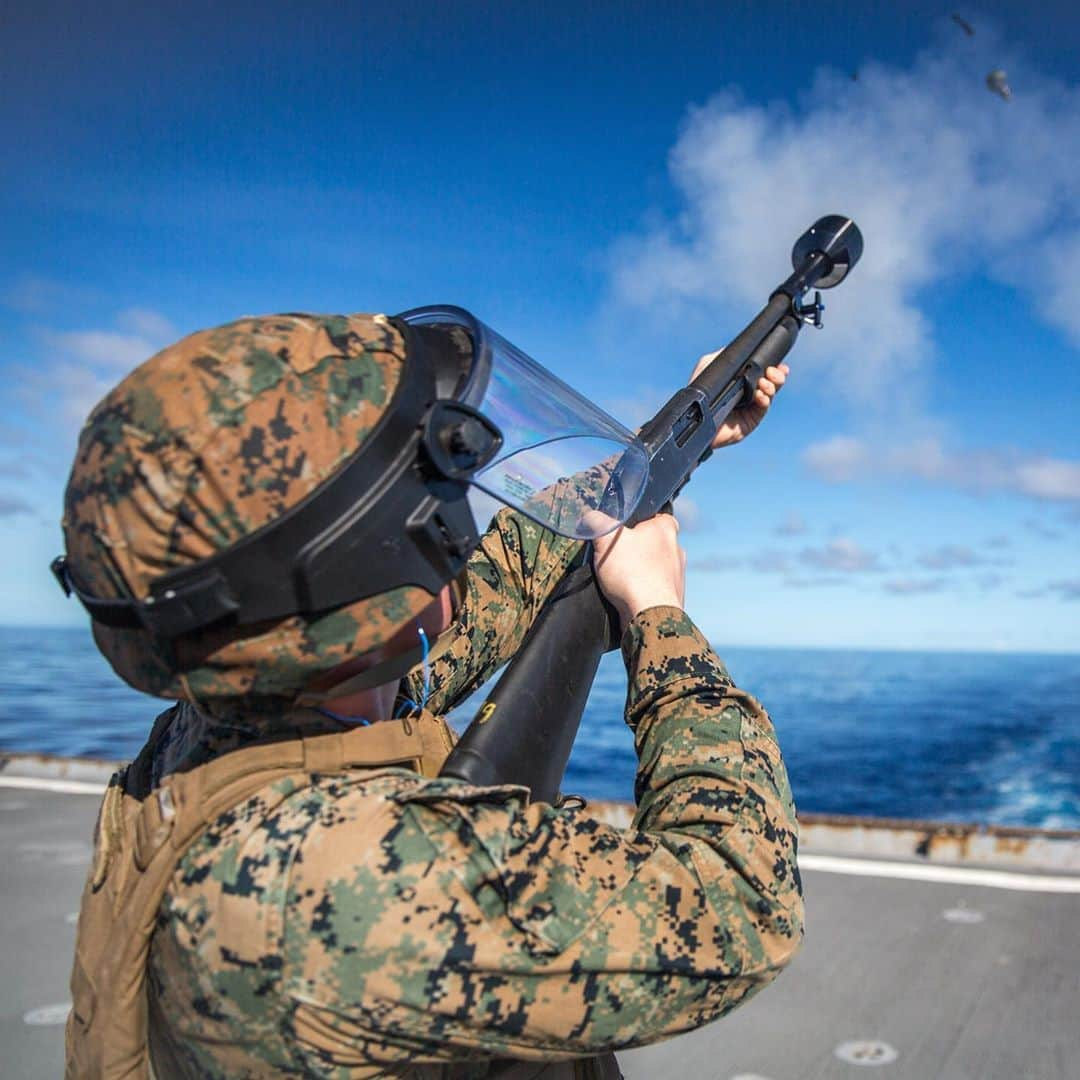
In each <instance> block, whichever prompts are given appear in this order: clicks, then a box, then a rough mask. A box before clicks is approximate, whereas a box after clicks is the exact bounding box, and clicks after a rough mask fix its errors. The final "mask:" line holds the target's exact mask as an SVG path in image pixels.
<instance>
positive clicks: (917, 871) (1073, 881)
mask: <svg viewBox="0 0 1080 1080" xmlns="http://www.w3.org/2000/svg"><path fill="white" fill-rule="evenodd" d="M799 867H800V868H801V869H804V870H820V871H821V872H822V873H825V874H854V875H856V876H857V877H882V878H904V879H906V880H907V881H934V882H938V883H940V884H942V885H982V886H985V887H986V888H988V889H1012V890H1014V891H1015V892H1045V893H1080V878H1077V877H1049V876H1047V875H1045V874H1024V873H1014V872H1013V871H1010V870H982V869H978V868H976V867H968V866H935V865H933V864H932V863H902V862H885V861H884V860H882V859H849V858H838V857H837V856H835V855H800V856H799Z"/></svg>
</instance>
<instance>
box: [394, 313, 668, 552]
mask: <svg viewBox="0 0 1080 1080" xmlns="http://www.w3.org/2000/svg"><path fill="white" fill-rule="evenodd" d="M399 318H400V319H402V321H404V322H406V323H408V324H409V325H410V326H416V327H447V328H450V327H461V328H463V329H464V330H465V331H466V333H467V334H468V336H469V339H470V343H471V345H472V353H473V355H472V370H471V371H470V372H469V375H468V377H467V379H466V380H465V381H464V383H463V384H462V385H460V386H459V387H458V388H457V398H458V400H459V401H461V402H462V403H463V404H465V405H468V406H471V407H472V408H475V409H476V410H477V411H479V412H480V413H482V414H483V416H484V417H485V419H487V420H488V421H489V422H490V423H491V424H492V425H494V426H495V427H496V428H497V429H498V430H499V432H500V433H501V435H502V444H501V446H500V447H499V449H498V451H497V452H496V453H495V455H494V456H493V457H492V459H491V460H490V461H488V462H487V463H486V464H485V465H483V466H482V467H481V468H480V469H478V470H477V471H476V472H475V473H473V474H472V476H471V477H470V478H469V482H470V492H469V502H470V505H471V506H472V508H473V513H474V516H475V518H476V521H477V523H478V524H479V525H480V526H481V527H483V525H484V524H485V523H486V522H487V521H488V519H489V518H490V517H491V515H492V513H493V512H494V511H495V510H498V509H499V505H500V504H502V505H505V506H510V507H513V508H514V509H516V510H519V511H521V513H523V514H525V515H526V516H527V517H529V518H531V519H532V520H533V521H535V522H536V523H537V524H538V525H541V526H543V527H544V528H547V529H551V530H552V531H554V532H557V533H559V534H560V535H562V536H567V537H570V538H572V539H577V540H593V539H595V538H596V537H598V536H603V535H604V534H605V533H608V532H611V531H612V530H613V529H616V528H618V526H619V525H621V524H622V523H623V522H625V521H626V520H627V518H629V516H630V515H631V514H632V513H633V511H634V508H635V507H636V506H637V503H638V500H639V499H640V497H641V493H642V491H643V490H644V488H645V482H646V480H647V479H648V474H649V461H648V456H647V454H646V452H645V448H644V447H643V446H642V444H641V442H640V441H639V440H638V438H637V436H636V435H634V433H633V432H632V431H630V430H629V429H628V428H625V427H624V426H623V425H622V424H620V423H619V422H618V421H617V420H615V419H613V418H612V417H610V416H609V415H608V414H607V413H605V412H604V411H603V410H602V409H600V408H597V406H596V405H594V404H593V403H592V402H591V401H589V400H588V399H587V398H584V397H582V395H581V394H579V393H578V392H577V391H576V390H574V389H572V388H571V387H569V386H567V385H566V383H564V382H563V381H562V380H561V379H559V378H557V377H556V376H555V375H553V374H551V372H549V371H547V370H546V369H545V368H543V367H541V366H540V365H539V364H538V363H537V362H536V361H535V360H533V359H532V358H531V357H529V356H526V354H525V353H523V352H522V351H521V350H520V349H518V348H516V347H515V346H514V345H511V344H510V342H508V341H507V340H506V339H505V338H503V337H502V336H501V335H499V334H497V333H496V332H495V331H494V330H492V329H491V328H490V327H488V326H485V325H484V324H483V323H482V322H480V321H479V320H478V319H476V318H474V317H473V316H472V315H471V314H470V313H469V312H467V311H465V310H463V309H462V308H456V307H427V308H415V309H413V310H412V311H407V312H405V313H404V314H402V315H400V316H399Z"/></svg>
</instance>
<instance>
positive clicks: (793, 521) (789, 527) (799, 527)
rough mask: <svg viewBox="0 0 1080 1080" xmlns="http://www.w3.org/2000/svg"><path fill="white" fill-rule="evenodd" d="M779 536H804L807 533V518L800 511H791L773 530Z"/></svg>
mask: <svg viewBox="0 0 1080 1080" xmlns="http://www.w3.org/2000/svg"><path fill="white" fill-rule="evenodd" d="M773 532H775V533H776V535H777V536H802V535H803V533H805V532H806V518H804V517H803V516H802V514H800V513H799V511H798V510H789V511H788V514H787V517H785V518H784V520H783V521H781V522H780V524H779V525H777V526H776V528H775V529H774V530H773Z"/></svg>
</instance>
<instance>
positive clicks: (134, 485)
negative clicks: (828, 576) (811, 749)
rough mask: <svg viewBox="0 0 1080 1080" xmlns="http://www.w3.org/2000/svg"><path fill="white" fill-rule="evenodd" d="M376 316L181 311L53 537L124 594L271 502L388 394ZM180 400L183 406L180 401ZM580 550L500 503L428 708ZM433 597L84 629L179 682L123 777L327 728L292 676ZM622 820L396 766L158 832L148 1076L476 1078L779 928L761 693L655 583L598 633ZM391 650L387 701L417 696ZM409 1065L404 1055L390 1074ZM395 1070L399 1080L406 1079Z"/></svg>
mask: <svg viewBox="0 0 1080 1080" xmlns="http://www.w3.org/2000/svg"><path fill="white" fill-rule="evenodd" d="M402 359H403V347H402V343H401V340H400V338H399V337H398V336H397V334H396V331H395V330H394V329H393V327H392V326H391V325H390V324H389V323H387V322H386V321H385V320H381V319H380V318H379V317H374V318H372V317H368V316H350V317H348V318H322V317H319V318H317V317H301V316H281V317H274V318H269V319H260V320H245V321H243V322H240V323H234V324H231V325H230V326H228V327H224V328H220V329H218V330H215V331H209V332H206V333H204V334H199V335H194V336H193V337H192V338H189V339H186V340H185V341H184V342H181V343H180V345H178V346H175V347H173V349H170V350H166V351H165V353H162V354H159V356H158V357H156V358H154V359H153V360H151V361H150V362H148V364H146V365H143V367H142V368H140V369H138V370H137V371H136V372H135V373H134V374H133V375H132V376H130V377H129V378H128V380H125V382H124V383H122V384H121V385H120V387H118V388H117V390H115V391H114V392H113V393H112V394H111V395H110V396H109V397H108V398H107V399H106V400H105V401H104V402H103V403H102V405H100V406H99V407H98V409H97V410H95V413H94V414H93V415H92V416H91V419H90V421H89V422H88V425H87V427H86V428H85V429H84V432H83V436H82V440H81V443H80V450H79V458H78V460H77V461H76V466H75V469H74V471H73V474H72V481H71V483H70V485H69V489H68V498H67V504H66V513H65V532H66V536H67V542H68V551H69V558H70V559H71V562H72V566H73V570H74V572H75V573H76V574H77V575H78V579H79V581H80V584H82V585H83V586H84V587H85V588H87V589H89V590H97V592H98V594H99V595H100V594H106V595H136V596H139V595H145V593H146V591H147V584H148V582H149V580H151V579H152V578H153V577H155V576H157V575H159V574H160V573H162V572H164V571H166V570H168V569H170V568H172V567H174V566H181V565H187V564H188V563H190V562H191V561H194V560H198V559H202V558H206V557H208V556H209V555H211V554H213V552H214V551H216V550H220V549H221V548H222V547H225V546H227V545H229V544H231V543H233V542H235V541H236V540H237V539H239V538H240V537H241V536H244V535H247V534H248V533H250V532H252V531H254V530H255V529H257V528H259V526H260V525H262V524H264V523H265V522H266V521H269V520H272V519H273V518H274V517H275V516H277V515H279V514H280V513H281V512H282V511H283V509H284V508H286V507H288V506H291V505H294V504H295V503H296V502H297V501H298V499H299V498H301V497H303V495H304V494H306V493H307V492H308V491H310V490H312V488H313V487H314V486H315V485H317V484H318V483H319V482H321V480H322V479H324V478H325V477H326V476H327V475H329V474H330V473H331V472H332V471H333V470H334V469H335V468H336V467H338V466H339V465H340V464H341V462H342V461H343V460H344V459H345V458H346V457H347V456H348V454H350V453H351V452H352V451H353V450H354V449H355V447H356V445H357V444H358V442H359V441H361V440H362V439H363V437H364V435H365V434H366V433H367V432H368V431H369V430H370V429H371V427H372V425H373V423H374V422H375V420H376V419H377V417H378V415H379V412H380V411H381V408H382V407H384V406H385V403H386V402H387V401H388V400H389V398H390V397H391V396H392V393H393V388H394V383H395V380H396V373H397V372H398V370H399V368H400V364H401V362H402ZM208 418H209V419H208ZM576 551H577V543H576V542H574V541H570V540H566V539H563V538H561V537H558V536H556V535H554V534H553V533H551V532H549V531H547V530H545V529H542V528H541V527H539V526H538V525H536V524H534V523H533V522H531V521H530V520H528V519H526V518H524V517H523V516H521V515H519V514H517V513H514V512H512V511H509V510H505V511H502V512H501V513H500V514H499V515H497V517H496V518H495V520H494V521H493V523H492V526H491V528H490V529H489V531H488V532H487V534H486V535H485V537H484V539H483V541H482V543H481V546H480V547H479V548H478V550H477V551H476V552H475V553H474V555H473V556H472V558H471V560H470V563H469V568H468V577H467V583H466V595H465V599H464V602H463V604H462V605H461V607H460V609H459V611H458V615H457V619H456V621H455V622H454V623H453V625H452V626H451V627H450V628H449V629H448V630H447V631H446V632H445V633H444V634H443V635H442V636H441V637H440V638H439V640H438V642H437V643H436V645H435V647H434V649H433V651H432V655H431V658H430V673H429V674H430V695H429V697H428V698H427V701H426V703H425V704H426V708H427V709H428V710H430V711H432V712H434V713H435V714H442V713H445V712H446V711H448V710H449V709H451V708H452V707H453V706H454V705H455V703H457V702H458V701H460V700H461V699H463V698H464V697H465V696H467V695H468V694H469V693H471V692H472V691H473V690H475V689H476V688H477V687H478V686H479V685H480V684H481V683H482V682H483V681H484V680H485V679H486V678H487V677H488V676H490V675H491V674H492V673H493V672H494V671H495V670H496V669H497V668H498V667H499V666H500V665H501V664H502V663H504V662H505V661H506V660H508V659H509V658H510V657H511V656H512V655H513V654H514V653H515V651H516V650H517V649H518V647H519V646H520V645H521V643H522V640H523V638H524V636H525V633H526V632H527V630H528V628H529V626H530V624H531V622H532V619H533V618H534V617H535V615H536V613H537V612H538V611H539V609H540V608H541V607H542V606H543V604H544V602H545V600H546V599H547V597H548V596H549V595H550V593H551V591H552V589H553V588H554V586H555V585H556V584H557V582H558V580H559V578H560V577H561V575H562V573H563V571H564V570H565V568H566V566H567V565H568V564H569V562H570V561H571V560H572V558H573V556H574V555H575V553H576ZM429 602H430V597H429V596H428V595H427V594H425V593H422V592H420V591H419V590H415V589H402V590H397V591H396V592H395V593H394V594H391V595H387V596H384V597H380V598H376V599H374V600H367V601H360V602H358V603H355V604H352V605H347V606H346V607H344V608H343V609H341V610H339V611H337V612H334V613H331V614H329V615H325V616H322V617H318V618H311V619H307V618H304V617H301V616H295V617H293V618H291V619H287V620H283V621H281V622H279V623H276V624H274V625H272V626H267V627H260V628H258V631H259V632H258V633H255V634H250V635H248V636H245V637H243V638H238V637H237V636H236V632H235V631H233V632H232V634H231V635H230V634H229V633H227V632H221V633H220V634H213V633H211V634H206V633H203V634H200V635H197V636H195V639H194V640H183V639H180V640H179V641H176V642H173V643H163V642H161V641H160V640H159V639H156V638H153V637H151V636H149V635H148V634H147V633H146V632H145V631H136V630H114V629H109V628H107V627H103V626H101V625H99V624H96V623H95V636H96V638H97V640H98V643H99V645H100V646H101V648H102V650H103V652H105V654H106V656H108V658H109V659H110V660H111V662H112V663H113V665H114V667H115V668H116V670H117V671H118V672H119V673H120V674H121V675H122V676H124V677H125V678H126V679H127V680H128V681H129V682H131V683H132V684H133V685H135V686H137V687H138V688H140V689H144V690H149V691H150V692H153V693H158V694H161V695H162V696H172V697H177V698H180V699H182V700H181V701H180V702H179V703H178V704H177V705H176V706H175V707H174V708H173V709H171V710H170V711H169V712H168V713H166V714H165V717H164V718H163V719H162V720H161V721H159V724H158V725H157V728H156V732H155V737H154V740H153V745H152V746H151V747H149V748H148V751H147V753H146V754H145V755H144V758H145V759H147V760H149V762H150V765H151V768H150V771H151V774H152V783H153V784H158V783H160V782H161V780H162V779H164V778H165V777H167V776H169V775H171V774H174V773H181V772H185V771H188V770H192V769H195V768H198V767H199V766H201V765H202V764H204V763H206V762H208V761H211V760H213V759H214V758H215V757H218V756H220V755H223V754H227V753H229V752H231V751H234V750H238V749H240V748H242V747H244V746H246V745H251V744H254V743H260V742H265V741H267V740H271V739H283V738H295V737H299V736H304V735H312V734H318V733H320V732H322V731H332V730H335V729H337V728H338V727H339V726H340V725H339V722H338V721H336V720H334V719H332V718H330V717H329V716H324V715H321V714H315V713H312V712H311V711H310V710H303V711H301V710H297V708H296V707H295V700H296V697H297V694H298V693H299V692H300V691H301V690H302V689H303V687H304V686H305V685H306V684H307V683H308V682H309V681H310V679H311V678H312V677H313V676H316V675H318V674H319V673H322V672H326V671H327V670H330V669H331V668H333V667H335V666H336V665H338V664H340V663H341V662H342V660H344V659H347V658H349V657H350V656H351V655H354V654H357V653H362V652H365V651H367V650H369V649H371V648H372V647H373V646H374V645H376V644H379V643H380V642H383V641H385V640H386V639H387V637H388V636H389V635H390V634H391V633H392V632H393V631H395V630H397V629H398V628H400V627H402V626H404V625H406V624H408V623H409V621H410V620H411V619H412V618H413V617H414V616H415V615H416V614H417V612H418V611H419V610H420V609H421V608H422V607H423V606H425V605H426V604H427V603H429ZM622 652H623V657H624V660H625V662H626V666H627V671H628V675H629V689H628V695H627V702H626V721H627V723H628V725H629V727H630V729H631V731H632V733H633V737H634V740H635V748H636V751H637V754H638V759H639V766H638V773H637V780H636V785H635V799H636V802H637V812H636V814H635V817H634V821H633V823H632V826H631V828H629V829H627V830H621V829H617V828H613V827H611V826H609V825H605V824H603V823H601V822H599V821H597V820H596V819H595V818H594V817H593V816H591V815H590V813H589V812H588V810H587V809H571V808H561V809H560V808H554V807H552V806H550V805H548V804H545V803H532V802H530V801H529V798H528V793H527V791H526V790H525V789H524V788H519V787H513V786H503V787H489V788H477V787H472V786H470V785H467V784H463V783H461V782H460V781H457V780H449V779H431V778H424V777H422V776H419V775H417V774H416V773H414V772H411V771H408V770H406V769H402V768H381V769H369V770H353V771H350V772H347V773H338V774H326V775H323V774H316V775H313V776H311V777H310V782H309V783H308V784H307V785H304V786H300V787H297V786H296V785H294V784H290V783H279V784H275V785H270V786H267V787H266V788H264V789H263V790H261V791H259V792H258V793H257V794H255V795H254V796H252V797H250V798H248V799H247V800H246V801H244V802H242V803H241V804H240V805H238V806H236V807H234V808H233V809H231V810H229V811H228V812H226V813H224V814H221V815H220V816H219V817H218V818H217V819H216V820H215V821H213V822H212V823H211V824H210V826H209V827H208V828H207V829H206V830H205V832H204V833H203V834H202V835H201V837H200V838H199V839H198V840H197V841H196V842H195V844H194V846H192V847H191V848H190V849H189V850H188V851H187V853H186V855H185V856H184V857H183V859H182V861H181V863H180V865H179V866H178V867H177V869H176V872H175V875H174V876H173V878H172V880H171V882H170V884H169V886H168V889H167V892H166V895H165V899H164V902H163V903H162V906H161V908H160V912H159V916H158V920H157V926H156V932H155V934H154V938H153V944H152V949H151V954H150V964H149V978H150V981H149V995H148V996H149V1010H150V1034H151V1047H152V1050H153V1059H154V1062H155V1068H156V1070H157V1072H158V1074H159V1075H160V1076H163V1077H164V1076H170V1077H171V1076H209V1077H240V1076H270V1075H296V1076H326V1077H356V1078H359V1077H376V1076H399V1077H405V1076H410V1075H413V1071H412V1070H413V1069H414V1067H415V1066H418V1065H421V1064H422V1063H440V1062H454V1063H457V1064H456V1065H455V1066H453V1067H448V1068H447V1069H446V1075H447V1076H450V1075H453V1076H455V1077H482V1076H485V1075H488V1065H487V1064H486V1063H487V1062H488V1061H490V1060H492V1059H515V1060H518V1059H527V1060H539V1061H543V1060H550V1059H559V1058H567V1057H575V1056H579V1057H580V1056H588V1055H595V1054H598V1053H601V1052H603V1051H606V1050H610V1049H613V1048H619V1047H627V1046H633V1045H641V1044H644V1043H648V1042H652V1041H655V1040H657V1039H660V1038H663V1037H665V1036H668V1035H673V1034H676V1033H678V1032H682V1031H687V1030H690V1029H693V1028H696V1027H698V1026H700V1025H702V1024H704V1023H707V1022H709V1021H711V1020H714V1019H716V1018H718V1017H720V1016H722V1015H723V1014H724V1013H726V1012H727V1011H729V1010H730V1009H732V1008H734V1007H735V1006H736V1005H738V1004H739V1003H740V1002H742V1001H744V1000H746V999H747V998H748V997H749V996H750V995H752V994H753V993H755V992H756V991H757V990H759V989H761V988H762V987H763V986H765V985H766V984H767V983H768V982H770V981H771V980H772V979H773V978H774V977H775V975H776V974H777V973H778V972H779V971H780V970H781V968H782V967H783V966H784V965H785V964H786V962H787V961H788V960H789V959H790V957H791V956H792V954H793V953H794V951H795V949H796V948H797V947H798V944H799V941H800V938H801V934H802V900H801V889H800V883H799V877H798V870H797V866H796V834H797V825H796V820H795V812H794V807H793V805H792V799H791V793H790V789H789V786H788V781H787V777H786V774H785V770H784V766H783V762H782V759H781V756H780V751H779V748H778V746H777V742H776V738H775V733H774V731H773V728H772V725H771V723H770V721H769V718H768V716H767V715H766V713H765V712H764V710H763V709H762V708H761V707H760V705H759V704H758V703H757V702H756V701H755V700H754V699H753V698H752V697H750V696H749V695H748V694H746V693H744V692H742V691H740V690H738V689H736V688H735V687H734V686H733V685H732V683H731V680H730V678H729V677H728V674H727V672H726V670H725V669H724V667H723V665H722V663H721V662H720V660H719V659H718V658H717V657H716V655H715V654H714V653H713V651H712V650H711V648H710V647H709V645H708V643H707V642H706V640H705V639H704V637H703V636H702V635H701V634H700V632H699V631H698V630H697V629H696V628H695V627H694V625H693V623H692V622H691V621H690V619H689V618H688V617H687V616H686V615H685V614H684V613H683V612H682V611H681V610H679V609H678V608H668V607H656V608H651V609H649V610H646V611H644V612H642V613H640V614H638V615H637V616H636V617H635V618H634V619H633V621H632V622H631V623H630V624H629V626H628V627H627V628H626V631H625V634H624V636H623V641H622ZM421 682H422V674H421V672H420V671H419V669H414V670H413V671H411V672H410V673H409V675H408V676H407V677H406V678H405V680H404V681H403V683H402V687H401V695H400V696H401V699H402V700H404V699H412V700H413V701H417V700H420V696H421ZM417 1075H420V1074H419V1073H417ZM424 1075H427V1074H426V1073H424Z"/></svg>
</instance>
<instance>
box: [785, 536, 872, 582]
mask: <svg viewBox="0 0 1080 1080" xmlns="http://www.w3.org/2000/svg"><path fill="white" fill-rule="evenodd" d="M799 561H800V562H802V563H803V565H804V566H810V567H813V568H814V569H816V570H829V571H832V572H834V573H843V574H859V573H865V572H866V571H869V570H878V569H880V566H879V564H878V557H877V555H875V554H874V553H873V552H872V551H867V550H866V548H863V547H860V546H859V544H857V543H856V542H855V541H854V540H852V539H850V538H848V537H846V536H841V537H838V538H837V539H836V540H830V541H829V543H828V544H826V545H825V547H823V548H803V550H802V551H801V552H799Z"/></svg>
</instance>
